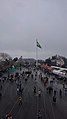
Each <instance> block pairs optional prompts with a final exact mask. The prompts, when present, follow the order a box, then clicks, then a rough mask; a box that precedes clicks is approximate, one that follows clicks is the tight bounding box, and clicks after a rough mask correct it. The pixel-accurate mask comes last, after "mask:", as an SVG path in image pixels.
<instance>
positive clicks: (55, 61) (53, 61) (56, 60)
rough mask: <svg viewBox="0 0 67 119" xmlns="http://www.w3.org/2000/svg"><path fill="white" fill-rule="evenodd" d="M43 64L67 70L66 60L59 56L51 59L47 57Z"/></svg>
mask: <svg viewBox="0 0 67 119" xmlns="http://www.w3.org/2000/svg"><path fill="white" fill-rule="evenodd" d="M45 63H47V64H48V65H54V66H60V67H64V68H67V58H65V57H63V56H59V55H55V56H52V57H51V58H50V57H49V58H48V59H46V60H45Z"/></svg>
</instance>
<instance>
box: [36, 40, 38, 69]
mask: <svg viewBox="0 0 67 119" xmlns="http://www.w3.org/2000/svg"><path fill="white" fill-rule="evenodd" d="M37 60H38V48H37V39H36V68H37V67H38V61H37Z"/></svg>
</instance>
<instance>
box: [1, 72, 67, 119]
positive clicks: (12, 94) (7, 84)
mask: <svg viewBox="0 0 67 119" xmlns="http://www.w3.org/2000/svg"><path fill="white" fill-rule="evenodd" d="M19 72H20V71H19ZM39 74H40V71H38V73H37V76H36V80H35V72H34V71H33V75H34V78H32V77H31V76H30V77H29V78H28V80H27V81H25V80H24V79H23V77H21V78H20V81H21V84H22V85H21V87H22V88H24V90H23V93H22V96H21V97H22V104H21V105H19V95H18V94H17V83H16V81H12V82H11V81H9V80H5V81H4V83H3V82H2V81H1V82H2V85H3V88H2V89H0V92H2V99H1V100H0V119H5V117H6V114H9V113H11V115H12V116H13V119H37V113H38V110H40V112H41V114H42V119H67V95H65V93H64V89H63V86H62V84H60V83H57V82H56V81H54V83H53V91H54V90H56V91H57V94H56V97H57V101H56V104H53V100H52V97H53V93H52V94H49V93H47V90H46V87H47V86H48V84H47V86H44V83H43V82H42V81H41V80H40V78H39ZM34 86H36V93H35V94H34ZM60 88H61V89H62V98H61V97H60V96H59V89H60ZM39 89H41V97H39V95H38V91H39Z"/></svg>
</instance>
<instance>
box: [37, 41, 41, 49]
mask: <svg viewBox="0 0 67 119" xmlns="http://www.w3.org/2000/svg"><path fill="white" fill-rule="evenodd" d="M36 43H37V47H39V48H42V47H41V45H40V43H39V42H38V41H37V40H36Z"/></svg>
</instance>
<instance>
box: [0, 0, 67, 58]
mask: <svg viewBox="0 0 67 119" xmlns="http://www.w3.org/2000/svg"><path fill="white" fill-rule="evenodd" d="M36 38H37V39H38V40H39V42H40V43H41V45H42V48H43V49H44V50H43V49H42V51H41V52H40V50H39V57H40V58H43V59H44V58H46V57H47V56H48V57H49V56H50V55H53V54H55V53H56V54H57V53H58V54H61V55H64V56H66V57H67V53H66V47H67V46H66V43H67V0H19V1H18V0H2V1H0V51H2V52H3V51H6V52H9V54H11V55H12V56H14V55H18V56H19V55H21V54H22V55H23V57H27V56H29V57H35V49H36V44H35V40H36Z"/></svg>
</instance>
